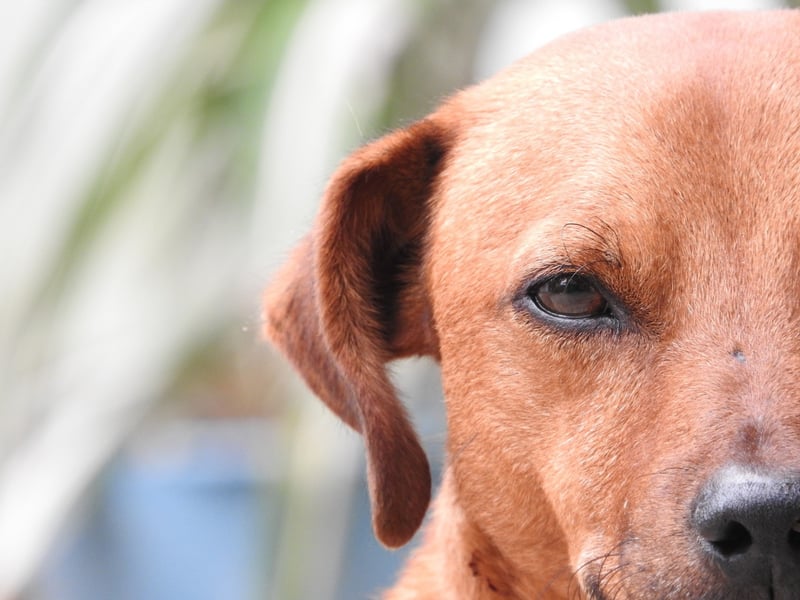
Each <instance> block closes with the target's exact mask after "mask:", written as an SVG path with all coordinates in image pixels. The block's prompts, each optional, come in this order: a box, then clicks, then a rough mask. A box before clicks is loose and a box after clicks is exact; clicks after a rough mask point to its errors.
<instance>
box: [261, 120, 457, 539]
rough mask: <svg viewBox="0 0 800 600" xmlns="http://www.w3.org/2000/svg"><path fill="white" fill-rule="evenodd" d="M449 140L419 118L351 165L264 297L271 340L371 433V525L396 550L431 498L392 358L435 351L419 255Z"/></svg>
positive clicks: (335, 406) (342, 413) (329, 400)
mask: <svg viewBox="0 0 800 600" xmlns="http://www.w3.org/2000/svg"><path fill="white" fill-rule="evenodd" d="M448 138H449V136H447V135H445V131H444V128H443V127H440V126H439V125H437V124H436V123H434V122H433V121H432V120H430V119H429V120H424V121H420V122H419V123H417V124H415V125H412V126H411V127H409V128H408V129H406V130H402V131H398V132H395V133H393V134H390V135H388V136H386V137H384V138H382V139H380V140H378V141H377V142H374V143H372V144H370V145H368V146H366V147H364V148H362V149H361V150H359V151H357V152H355V153H354V154H353V155H352V156H350V157H349V158H348V159H347V160H345V161H344V163H343V164H342V166H341V167H340V168H339V170H338V171H337V172H336V174H335V175H334V177H333V178H332V180H331V182H330V183H329V184H328V188H327V190H326V192H325V196H324V199H323V203H322V206H321V208H320V212H319V215H318V217H317V221H316V223H315V226H314V229H313V230H312V232H311V234H310V235H309V236H307V237H306V238H305V239H304V240H303V241H302V242H301V243H300V245H299V246H298V247H297V248H296V249H295V252H294V254H293V255H292V256H291V258H290V260H289V262H288V264H287V265H286V266H285V267H284V268H283V270H281V271H280V272H279V274H278V277H277V278H276V280H275V281H274V282H273V283H272V284H271V285H270V287H269V288H268V289H267V292H266V294H265V299H264V303H265V316H266V324H265V331H266V335H267V337H268V339H270V340H271V341H272V342H273V343H274V344H275V345H276V346H277V347H278V348H280V349H281V350H282V351H283V352H284V353H285V354H286V355H287V356H288V357H289V359H290V360H291V361H292V362H293V363H294V365H295V367H296V368H297V369H298V371H299V372H300V373H301V375H303V377H304V378H305V380H306V382H307V383H308V385H309V386H310V387H311V389H312V390H313V391H314V393H316V394H317V395H318V396H319V397H320V398H321V399H322V400H323V401H324V402H325V403H326V404H327V405H328V406H329V407H330V408H331V409H332V410H333V411H334V412H335V413H336V414H337V415H338V416H339V417H341V418H342V420H344V421H345V422H346V423H347V424H348V425H350V426H351V427H353V428H354V429H356V430H357V431H359V432H361V434H362V435H363V436H364V440H365V446H366V450H367V474H368V482H369V491H370V498H371V502H372V523H373V528H374V530H375V534H376V535H377V537H378V539H380V540H381V542H383V543H384V544H385V545H387V546H390V547H396V546H401V545H402V544H404V543H406V542H407V541H408V540H409V539H410V538H411V536H412V535H413V534H414V532H415V531H416V530H417V529H418V528H419V525H420V523H421V522H422V518H423V517H424V515H425V511H426V510H427V507H428V503H429V502H430V494H431V476H430V469H429V466H428V461H427V458H426V457H425V453H424V452H423V450H422V448H421V446H420V443H419V441H418V439H417V436H416V434H415V432H414V430H413V428H412V426H411V424H410V422H409V420H408V417H407V415H406V412H405V410H404V408H403V405H402V404H401V403H400V401H399V400H398V398H397V395H396V394H395V391H394V389H393V387H392V385H391V383H390V381H389V378H388V376H387V373H386V363H387V362H388V361H390V360H392V359H394V358H399V357H401V356H408V355H412V354H428V355H434V356H438V342H437V339H436V332H435V328H434V324H433V320H432V317H431V311H430V303H429V301H428V294H427V285H426V282H425V274H424V265H423V259H424V252H425V246H426V237H427V230H428V221H429V217H430V210H431V206H430V205H431V202H432V197H433V194H434V192H435V187H436V181H437V177H438V174H439V172H440V170H441V168H442V164H443V162H444V159H445V156H446V151H447V146H448V141H449V140H448Z"/></svg>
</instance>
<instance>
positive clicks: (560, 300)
mask: <svg viewBox="0 0 800 600" xmlns="http://www.w3.org/2000/svg"><path fill="white" fill-rule="evenodd" d="M529 295H530V297H531V299H532V300H533V301H534V303H535V304H536V306H538V307H539V308H540V309H541V310H543V311H544V312H546V313H549V314H551V315H554V316H556V317H561V318H567V319H588V318H592V317H600V316H603V315H606V314H608V302H606V299H605V297H604V296H603V294H601V293H600V292H599V291H598V289H597V287H596V286H595V285H594V284H593V283H592V281H591V280H590V279H589V278H588V277H584V276H582V275H577V274H575V273H569V274H563V275H556V276H555V277H551V278H550V279H547V280H545V281H544V282H542V283H540V284H537V285H536V286H534V287H533V288H532V289H531V290H530V291H529Z"/></svg>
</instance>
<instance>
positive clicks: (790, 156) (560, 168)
mask: <svg viewBox="0 0 800 600" xmlns="http://www.w3.org/2000/svg"><path fill="white" fill-rule="evenodd" d="M798 57H800V15H797V14H796V13H794V12H790V11H784V12H776V13H753V14H748V15H736V14H728V13H722V14H705V15H690V14H683V15H670V16H661V17H645V18H637V19H630V20H625V21H621V22H618V23H614V24H610V25H606V26H601V27H599V28H595V29H592V30H588V31H585V32H582V33H580V34H577V35H573V36H570V37H567V38H565V39H563V40H562V41H560V42H558V43H556V44H553V45H550V46H548V47H546V48H545V49H543V50H540V51H539V52H537V53H535V54H534V55H532V56H531V57H529V58H528V59H526V60H524V61H522V62H520V63H518V64H516V65H515V66H513V67H511V68H510V69H508V70H507V71H505V72H503V73H501V74H500V75H498V76H496V77H495V78H494V79H492V80H490V81H489V82H487V83H484V84H482V85H480V86H477V87H475V88H471V89H469V90H466V91H464V92H462V93H460V94H458V95H457V96H455V97H454V98H453V99H451V100H450V101H448V102H447V103H445V104H444V105H443V106H442V107H441V108H440V109H439V110H438V111H437V112H436V113H434V114H433V115H431V116H430V117H428V118H427V119H425V120H423V121H421V122H419V123H417V124H415V125H413V126H411V127H410V128H408V129H406V130H403V131H399V132H396V133H393V134H391V135H389V136H387V137H386V138H383V139H381V140H379V141H377V142H375V143H373V144H371V145H369V146H367V147H366V148H364V149H362V150H360V151H358V152H356V153H355V154H354V155H352V156H351V157H350V158H348V159H347V160H346V161H345V162H344V163H343V165H342V166H341V167H340V169H339V171H338V172H337V173H336V175H335V176H334V177H333V179H332V181H331V183H330V184H329V186H328V189H327V191H326V193H325V198H324V201H323V204H322V207H321V210H320V214H319V217H318V219H317V222H316V224H315V227H314V229H313V231H312V232H311V234H310V235H309V236H308V237H307V238H306V240H305V241H304V242H303V243H302V244H301V245H300V246H299V248H298V249H297V250H296V252H295V254H294V256H293V258H292V259H291V261H290V262H289V264H288V265H287V267H286V268H285V269H284V270H283V271H282V273H281V274H280V275H279V276H278V278H277V279H276V281H275V282H274V283H273V284H272V285H271V287H270V288H269V290H268V292H267V295H266V300H265V304H266V331H267V335H268V337H269V338H270V339H272V340H273V341H274V343H275V344H276V345H277V346H279V347H280V348H281V349H282V350H283V351H284V352H285V353H286V354H287V355H288V356H289V357H290V359H292V360H293V362H294V364H295V365H296V366H297V368H298V369H299V370H300V372H301V373H302V374H303V375H304V376H305V378H306V379H307V381H308V382H309V384H310V386H311V387H312V388H313V389H314V391H315V392H316V393H317V394H318V395H319V396H320V397H321V398H322V399H323V400H324V401H325V402H326V403H327V404H328V405H329V406H330V407H331V408H332V409H333V410H334V411H335V412H336V413H337V414H338V415H339V416H340V417H341V418H342V419H343V420H344V421H346V422H347V423H348V424H349V425H351V426H352V427H354V428H355V429H357V430H358V431H360V432H361V433H362V434H363V435H364V437H365V443H366V448H367V453H368V459H369V460H368V468H369V482H370V493H371V498H372V505H373V519H374V526H375V530H376V533H377V535H378V537H379V538H380V539H381V540H382V541H383V542H384V543H386V544H387V545H389V546H396V545H400V544H402V543H404V542H405V541H407V540H408V539H409V537H410V536H411V535H412V534H413V533H414V531H415V530H416V529H417V527H418V526H419V523H420V522H421V519H422V517H423V515H424V513H425V510H426V508H427V505H428V501H429V495H430V474H429V470H428V465H427V462H426V459H425V455H424V453H423V451H422V450H421V448H420V445H419V443H418V441H417V438H416V436H415V434H414V432H413V430H412V428H411V426H410V425H409V421H408V419H407V417H406V415H405V413H404V410H403V408H402V406H401V404H400V402H399V401H398V399H397V397H396V395H395V393H394V391H393V389H392V387H391V385H390V383H389V381H388V379H387V376H386V372H385V365H386V363H387V362H388V361H390V360H392V359H394V358H398V357H402V356H407V355H411V354H425V355H430V356H433V357H434V358H436V359H437V360H439V362H440V364H441V368H442V377H443V380H444V389H445V396H446V403H447V415H448V436H449V437H448V449H449V459H448V472H449V477H452V484H453V489H454V490H455V497H456V501H457V503H458V505H459V507H460V510H461V511H463V514H464V516H465V518H466V520H467V521H468V522H469V523H470V524H471V526H473V527H474V528H476V529H477V530H479V531H480V532H481V534H482V535H484V536H485V537H486V539H489V540H491V542H492V544H493V546H494V551H496V553H497V554H498V555H501V556H502V559H503V564H504V565H505V567H504V568H506V569H507V570H508V571H509V577H510V579H513V581H514V582H515V583H514V584H513V586H516V587H515V588H514V589H515V590H516V591H517V593H518V594H522V595H523V596H524V595H525V594H526V593H527V594H533V593H544V594H545V596H546V597H550V596H548V595H547V594H548V593H552V595H553V596H559V595H560V594H562V593H564V592H563V590H566V589H568V588H569V586H570V585H572V586H573V588H572V589H574V586H575V583H574V580H573V581H572V582H571V579H572V578H575V577H577V582H578V586H579V588H580V589H581V590H582V591H583V593H584V594H585V595H587V596H591V597H595V598H611V597H615V598H616V597H626V598H643V597H648V598H649V597H652V598H700V597H702V598H765V599H767V598H794V597H798V595H800V525H799V524H798V519H799V518H800V379H799V376H800V58H798ZM543 552H545V553H546V554H547V556H548V557H550V559H549V561H548V564H546V565H543V564H542V560H541V557H542V555H543ZM543 585H546V586H547V590H549V591H544V592H543V591H542V589H543V588H542V586H543ZM525 590H527V591H525Z"/></svg>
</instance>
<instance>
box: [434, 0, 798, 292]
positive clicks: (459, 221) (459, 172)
mask: <svg viewBox="0 0 800 600" xmlns="http://www.w3.org/2000/svg"><path fill="white" fill-rule="evenodd" d="M798 31H800V20H798V15H797V13H795V12H791V11H779V12H775V13H763V14H757V15H750V16H749V17H747V18H743V17H741V16H738V15H736V14H734V13H717V14H704V15H687V14H682V15H676V16H673V17H669V18H666V19H664V18H660V19H648V18H640V19H629V20H625V21H622V22H618V23H614V24H612V25H608V26H603V27H600V28H595V29H591V30H588V31H586V32H582V33H579V34H576V35H574V36H571V37H568V38H566V39H565V40H563V41H561V42H558V43H556V44H554V45H552V46H549V47H547V48H545V49H543V50H542V51H540V52H537V53H534V55H532V56H531V57H529V58H528V59H527V60H525V61H523V62H522V63H520V64H518V65H517V66H515V67H512V68H511V69H509V70H508V71H506V72H504V73H502V74H501V75H500V76H499V77H498V78H496V79H494V80H491V81H490V82H488V83H487V84H485V85H483V86H479V87H478V88H475V89H473V90H469V91H468V92H466V93H465V94H463V95H462V96H461V97H459V98H457V99H456V101H455V103H454V106H456V107H457V108H458V111H459V114H460V118H461V127H462V130H461V135H460V137H459V142H458V144H457V145H456V146H455V148H454V150H453V153H452V157H451V161H450V163H449V167H448V168H447V169H446V172H445V173H444V174H443V182H444V185H443V186H442V187H441V189H442V190H443V191H442V201H441V202H440V205H439V210H438V220H437V225H438V227H437V235H438V236H439V237H441V238H442V243H443V244H445V245H447V244H448V243H450V244H451V246H450V248H449V249H448V251H447V252H448V255H450V256H453V255H454V256H455V258H456V260H458V259H459V258H461V259H462V261H461V262H462V264H465V265H469V268H470V269H472V270H473V271H472V272H473V274H477V271H475V270H474V269H477V268H479V264H480V263H481V259H480V257H481V256H497V255H498V254H502V255H504V256H506V257H507V260H508V261H509V262H510V264H511V267H512V268H511V270H510V273H509V277H516V276H517V271H518V270H519V269H518V268H517V266H516V265H515V264H514V263H515V261H516V262H519V263H520V264H522V263H524V262H526V261H531V260H532V259H531V258H530V256H534V262H535V256H537V255H538V254H542V253H545V254H546V253H547V252H550V251H551V250H552V251H555V250H553V249H555V248H556V247H557V246H561V247H563V249H564V250H565V251H566V252H570V251H578V250H579V249H580V248H581V247H582V246H589V247H592V246H594V248H593V249H594V250H597V251H599V252H611V253H612V254H613V250H612V249H609V248H608V246H613V245H614V244H618V245H619V246H621V248H618V250H619V251H620V252H627V254H628V257H629V258H632V259H634V260H635V259H637V256H641V255H647V256H648V257H649V258H648V260H651V261H652V258H653V257H656V258H658V256H659V254H663V252H664V251H665V246H668V247H669V248H668V249H669V250H670V251H672V252H673V254H674V253H675V252H676V250H675V249H676V248H678V249H680V248H683V249H684V250H685V252H684V254H686V256H691V257H693V258H695V259H697V260H701V259H703V256H702V252H700V253H698V252H695V251H694V250H692V246H694V245H695V243H696V242H698V241H700V240H703V241H705V242H707V241H708V236H709V235H712V236H713V238H714V239H715V240H716V244H708V243H705V244H703V245H702V246H703V251H704V252H705V253H706V254H708V255H710V256H709V257H708V258H709V261H710V262H713V261H715V260H717V256H716V255H718V254H719V253H720V252H725V251H726V249H727V248H733V247H734V246H742V240H745V241H748V243H750V248H751V250H753V249H757V250H758V251H761V250H765V251H769V252H772V253H783V254H786V255H788V256H789V257H790V258H791V256H794V255H796V254H797V252H798V251H797V249H796V247H797V246H798V240H799V239H800V238H798V233H797V232H798V231H800V208H799V207H800V201H799V200H800V198H798V195H800V94H798V93H797V90H798V89H800V60H798V59H797V58H796V57H797V56H800V36H798V35H797V32H798ZM572 226H575V227H572ZM571 227H572V229H570V228H571ZM580 229H583V231H584V233H579V232H578V231H579V230H580ZM600 230H603V231H605V232H606V233H607V234H608V235H605V234H604V235H596V234H597V233H599V231H600ZM565 231H567V232H568V235H567V236H566V238H567V239H568V240H572V242H571V243H574V246H573V247H569V245H568V244H567V245H566V246H565V242H564V240H565ZM489 232H491V234H490V235H487V233H489ZM587 232H590V233H587ZM654 232H656V233H657V235H653V233H654ZM448 240H449V242H448ZM608 240H613V241H612V242H609V241H608ZM754 251H756V250H754ZM731 255H732V253H731ZM669 258H671V259H674V258H675V256H671V257H669ZM789 262H791V261H787V264H788V263H789ZM486 264H487V265H491V264H496V263H493V261H491V260H488V261H486ZM520 268H521V267H520ZM792 268H793V267H792ZM494 269H495V272H493V273H488V272H487V273H486V275H487V277H489V276H492V277H496V276H497V270H496V267H494Z"/></svg>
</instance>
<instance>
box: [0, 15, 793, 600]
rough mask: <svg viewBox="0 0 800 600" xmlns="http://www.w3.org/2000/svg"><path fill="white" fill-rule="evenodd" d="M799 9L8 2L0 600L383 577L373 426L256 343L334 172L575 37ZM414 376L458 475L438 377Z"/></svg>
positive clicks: (296, 592) (341, 587)
mask: <svg viewBox="0 0 800 600" xmlns="http://www.w3.org/2000/svg"><path fill="white" fill-rule="evenodd" d="M786 4H788V3H782V2H780V1H778V0H774V1H769V0H739V1H734V0H729V1H727V2H721V1H719V2H713V1H703V0H670V1H669V2H668V1H666V0H664V1H661V2H657V1H655V0H631V1H629V2H624V1H622V0H137V1H135V2H134V1H131V0H27V1H26V2H11V1H9V0H7V1H5V2H2V3H0V229H1V230H2V235H0V277H1V278H0V281H2V285H3V293H2V300H0V600H144V599H146V600H167V599H169V600H177V599H180V600H251V599H253V600H255V599H259V600H262V599H279V600H295V599H314V600H334V599H353V598H367V597H370V596H371V595H372V594H374V593H375V591H376V590H380V589H381V588H382V587H385V586H387V585H389V584H390V582H391V581H392V580H393V578H394V576H395V574H396V571H397V569H398V566H399V564H400V563H401V562H402V560H403V558H404V557H405V556H406V553H407V552H408V549H403V550H400V551H395V552H390V551H387V550H385V549H383V548H382V547H381V546H380V545H379V544H377V543H376V542H375V541H374V540H373V537H372V533H371V530H370V521H369V508H368V501H367V498H366V493H365V491H364V464H363V456H362V449H361V442H360V440H359V438H358V437H357V436H356V435H355V434H353V433H352V432H351V431H349V430H347V429H346V428H345V426H344V425H341V424H340V423H338V422H337V421H336V420H335V419H334V418H333V417H332V416H331V415H329V414H328V412H327V411H326V409H325V408H324V407H323V406H322V404H321V403H319V402H318V401H317V400H315V399H314V398H313V397H311V396H310V394H309V393H308V392H307V391H306V389H305V388H304V386H303V385H302V383H301V382H300V381H299V380H298V379H297V378H296V376H294V375H293V374H292V373H291V371H290V370H289V368H288V367H287V365H286V364H285V363H284V362H283V361H282V359H281V358H280V357H278V356H277V355H276V354H275V353H274V352H273V351H271V350H270V349H269V348H268V347H266V345H265V344H264V343H263V342H262V341H261V340H260V339H259V295H260V292H261V289H262V287H263V286H264V284H265V282H266V281H267V280H268V279H269V276H270V274H271V273H272V272H273V270H274V269H275V268H276V267H277V266H278V264H279V263H280V262H281V261H282V259H283V258H284V257H285V256H286V253H287V251H288V249H289V248H290V246H291V244H292V243H293V242H294V241H295V240H297V239H298V238H299V237H300V236H301V235H302V233H303V232H304V231H305V230H306V229H307V228H308V227H309V224H310V222H311V219H312V216H313V214H314V210H315V207H316V205H317V202H318V198H319V195H320V192H321V190H322V188H323V186H324V184H325V181H326V178H327V177H328V176H329V175H330V173H331V172H332V170H333V169H334V168H335V166H336V164H337V162H338V161H340V160H341V159H342V158H343V157H344V156H345V155H346V154H347V153H348V152H349V151H351V150H352V149H354V148H355V147H357V146H358V145H360V144H362V143H364V142H365V141H368V140H370V139H374V138H375V137H377V136H379V135H381V134H382V133H385V132H387V131H388V130H389V129H390V128H393V127H397V126H401V125H403V124H408V123H409V122H411V121H412V120H413V119H416V118H419V117H421V116H424V115H425V114H426V113H427V112H429V111H430V110H432V109H433V108H434V107H435V105H436V104H437V102H438V100H439V99H441V98H442V97H443V96H445V95H446V94H448V93H450V92H452V91H453V90H455V89H457V88H459V87H463V86H465V85H468V84H470V83H472V82H475V81H478V80H480V79H483V78H485V77H487V76H489V75H490V74H491V73H493V72H495V71H497V70H498V69H500V68H502V67H504V66H505V65H507V64H509V63H510V62H512V61H513V60H514V59H516V58H518V57H520V56H522V55H524V54H526V53H527V52H529V51H530V50H532V49H534V48H535V47H537V46H539V45H541V44H543V43H545V42H547V41H548V40H550V39H552V38H553V37H555V36H557V35H558V34H560V33H563V32H565V31H568V30H571V29H575V28H578V27H581V26H584V25H588V24H590V23H594V22H599V21H603V20H606V19H610V18H614V17H618V16H622V15H624V14H629V13H642V12H654V11H658V10H683V9H705V8H747V9H749V8H769V7H779V6H784V5H786ZM393 376H394V377H395V380H396V382H397V384H398V386H399V387H400V388H401V390H402V394H403V397H404V398H406V399H407V400H408V403H409V405H410V407H411V409H412V413H413V416H414V419H415V422H416V424H417V426H418V429H419V431H420V432H421V436H422V438H423V440H424V444H425V446H426V449H427V451H428V454H429V456H430V457H431V460H432V462H433V464H434V471H435V472H436V474H437V475H438V473H440V470H441V463H442V453H443V445H444V441H445V438H444V422H443V415H442V406H441V399H440V396H441V394H440V390H439V386H438V379H437V373H436V368H435V366H434V365H431V364H429V363H427V362H425V361H405V362H403V363H401V364H397V365H394V366H393ZM412 545H413V544H412Z"/></svg>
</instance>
